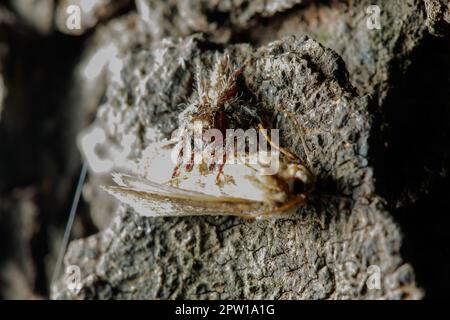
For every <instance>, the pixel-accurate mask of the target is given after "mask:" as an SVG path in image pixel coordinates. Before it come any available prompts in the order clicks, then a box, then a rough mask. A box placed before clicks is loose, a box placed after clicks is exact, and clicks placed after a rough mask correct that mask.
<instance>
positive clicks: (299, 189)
mask: <svg viewBox="0 0 450 320" xmlns="http://www.w3.org/2000/svg"><path fill="white" fill-rule="evenodd" d="M304 192H305V184H304V183H303V181H302V180H300V179H294V181H293V182H292V193H293V194H295V195H297V194H302V193H304Z"/></svg>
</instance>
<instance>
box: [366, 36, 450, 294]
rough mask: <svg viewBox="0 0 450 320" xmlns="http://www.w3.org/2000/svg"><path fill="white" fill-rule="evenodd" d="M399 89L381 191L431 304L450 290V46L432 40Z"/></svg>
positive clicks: (388, 116) (384, 131)
mask: <svg viewBox="0 0 450 320" xmlns="http://www.w3.org/2000/svg"><path fill="white" fill-rule="evenodd" d="M413 61H414V64H413V66H412V67H411V69H410V70H409V72H408V73H407V74H406V76H405V77H402V78H401V79H398V81H394V82H393V83H397V84H398V85H397V86H396V87H394V88H393V89H392V91H391V92H390V95H389V97H388V99H387V101H386V104H385V105H384V106H383V110H382V113H383V116H382V117H380V118H379V119H378V125H377V126H375V127H376V128H381V133H380V134H379V135H377V134H375V136H376V137H375V139H380V140H379V142H378V143H377V144H375V145H378V149H377V150H376V151H375V152H374V157H375V161H373V163H374V164H375V172H376V176H377V190H378V192H379V193H380V194H381V195H382V196H383V197H384V198H386V199H387V200H388V203H389V205H390V211H391V212H393V215H394V219H396V221H398V223H399V224H400V227H401V230H402V232H403V234H404V241H403V249H402V250H403V251H404V255H403V256H404V258H405V260H406V261H410V262H411V263H412V265H413V267H414V269H415V271H416V276H417V280H418V284H419V286H421V287H422V288H424V289H425V290H426V297H427V298H438V297H445V296H446V292H447V288H448V286H449V285H450V281H449V280H450V265H449V262H448V255H449V245H448V244H449V240H450V239H449V232H448V229H447V226H448V225H449V222H450V217H449V213H450V202H449V195H450V181H449V169H450V161H449V159H450V158H449V154H450V140H449V139H450V76H449V74H450V43H449V41H448V39H439V38H431V37H430V38H429V39H427V41H425V43H424V44H423V47H422V48H421V49H420V50H419V51H418V52H416V55H415V56H414V57H413Z"/></svg>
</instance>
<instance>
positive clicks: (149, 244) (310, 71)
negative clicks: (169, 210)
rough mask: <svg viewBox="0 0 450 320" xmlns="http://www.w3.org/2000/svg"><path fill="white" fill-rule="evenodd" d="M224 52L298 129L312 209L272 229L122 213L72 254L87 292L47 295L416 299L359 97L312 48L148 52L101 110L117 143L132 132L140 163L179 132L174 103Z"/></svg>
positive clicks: (286, 138)
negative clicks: (307, 157)
mask: <svg viewBox="0 0 450 320" xmlns="http://www.w3.org/2000/svg"><path fill="white" fill-rule="evenodd" d="M223 50H225V52H226V53H228V54H230V56H231V57H232V59H233V60H234V61H241V62H243V61H244V60H245V59H246V58H248V57H251V58H252V59H251V60H252V62H251V65H250V66H249V67H248V68H247V69H246V71H245V73H244V75H245V83H246V86H247V88H248V90H250V91H251V92H252V93H253V94H254V95H255V97H256V98H257V103H258V104H262V105H264V106H266V107H267V108H275V106H277V105H281V106H284V108H287V109H288V110H289V111H291V112H293V113H294V114H295V116H296V117H298V120H299V121H301V123H303V124H304V127H305V130H306V136H305V139H306V141H307V145H308V148H309V149H310V150H311V158H312V166H313V167H312V170H313V171H314V172H315V173H316V174H317V178H318V185H317V188H316V189H317V191H316V193H315V194H314V196H313V197H312V199H311V201H310V203H309V204H308V205H307V206H306V207H305V208H302V209H301V210H299V211H298V213H297V214H296V215H295V216H292V217H290V218H286V219H278V220H277V219H274V220H266V221H243V220H240V219H237V218H231V217H228V218H218V217H201V218H193V217H188V218H176V219H173V218H165V219H162V218H157V219H149V218H142V217H139V216H137V215H136V214H134V213H133V212H131V210H126V209H125V208H123V207H122V208H120V209H119V211H118V214H119V215H118V217H117V218H115V219H114V221H113V223H112V225H111V226H110V227H109V228H108V229H106V230H105V231H103V232H102V233H100V234H98V235H94V236H92V237H89V238H87V239H82V240H78V241H75V242H73V243H72V244H71V247H70V250H69V252H68V254H67V256H66V264H68V265H69V264H75V265H78V266H80V268H81V271H82V272H81V273H82V275H83V277H82V286H83V288H82V290H81V291H80V292H79V293H78V294H75V295H74V294H72V293H71V292H70V291H69V290H67V289H65V286H64V282H61V283H60V284H59V287H57V288H55V292H54V296H53V297H54V298H137V299H148V298H194V299H200V298H224V299H236V298H274V299H299V298H301V299H325V298H335V299H342V298H381V297H384V298H419V297H421V291H420V290H419V289H418V288H417V287H416V285H415V282H414V274H413V271H412V268H411V267H410V266H409V265H408V264H405V263H404V262H403V261H402V259H401V257H400V256H399V250H400V245H401V240H400V234H399V230H398V228H397V227H396V225H395V223H394V222H393V221H392V219H391V218H390V217H389V215H388V214H387V213H386V212H385V211H384V209H383V201H382V200H381V199H379V198H378V197H377V196H376V195H375V194H374V183H373V179H372V169H371V168H370V166H369V162H368V159H367V155H368V139H369V133H370V128H371V127H370V123H371V121H370V116H369V113H368V111H367V105H368V103H367V100H365V99H361V98H360V97H358V96H357V95H356V94H355V90H354V89H353V88H352V86H351V85H350V83H349V82H348V74H347V71H346V69H345V66H344V63H343V61H342V59H341V58H340V57H339V56H338V55H337V54H336V53H334V52H333V51H331V50H329V49H325V48H324V47H322V46H321V45H320V44H318V43H317V42H315V41H313V40H312V39H309V38H307V37H303V38H295V37H290V38H289V37H288V38H284V39H282V40H279V41H276V42H273V43H271V44H269V45H267V46H264V47H261V48H260V49H258V50H252V49H251V48H250V47H249V46H248V45H233V46H228V47H226V49H222V48H217V46H216V45H213V44H210V43H208V42H206V41H204V40H202V39H201V38H199V37H196V36H194V37H188V38H185V39H180V40H177V39H174V40H170V39H166V40H165V41H164V42H163V43H162V44H161V45H160V47H158V48H152V49H149V50H146V49H142V48H141V49H140V50H139V51H137V52H134V53H132V54H130V55H129V56H128V57H127V58H126V59H125V67H124V70H123V71H122V78H121V81H118V82H114V83H113V84H112V85H111V87H110V88H109V89H111V91H110V92H109V93H108V97H109V99H108V102H107V103H106V104H105V105H103V106H102V107H101V109H100V111H99V114H101V115H102V116H103V117H99V118H98V122H100V125H101V126H103V127H104V128H105V129H106V132H107V134H108V136H109V137H110V138H111V140H110V141H111V142H109V143H111V144H114V143H117V144H119V145H120V144H122V145H123V146H124V145H125V144H126V143H128V142H127V140H126V138H125V137H126V136H127V135H128V134H129V133H130V132H134V133H136V141H135V143H134V144H133V148H131V150H133V152H131V153H130V157H131V158H132V157H134V156H138V155H139V148H143V147H145V145H146V141H145V138H143V137H145V136H146V135H145V129H146V128H147V129H148V128H154V127H156V128H158V129H160V130H161V131H162V130H167V129H168V128H171V126H172V125H173V127H172V128H173V129H175V128H176V125H175V124H176V121H175V120H174V119H176V117H177V115H178V113H179V109H178V108H175V110H174V106H179V105H180V104H181V103H182V102H183V101H187V99H188V98H189V95H190V94H193V93H192V88H191V87H192V79H193V77H194V75H195V74H194V72H195V70H198V65H199V64H200V65H202V64H203V65H204V67H203V68H207V66H208V62H209V61H211V60H212V59H213V57H214V56H215V55H216V54H217V52H219V54H224V53H222V51H223ZM152 61H154V62H153V63H151V62H152ZM158 61H161V62H163V63H158ZM135 70H139V71H140V72H138V73H136V72H135ZM137 84H140V87H141V88H142V87H143V88H145V89H144V90H143V91H142V92H140V91H139V90H135V88H136V85H137ZM149 90H154V92H155V93H153V92H149ZM156 92H157V93H158V94H156ZM114 121H116V122H114ZM278 125H279V128H280V129H281V130H282V133H283V132H284V134H283V140H282V142H283V143H284V145H286V146H287V147H289V149H291V150H292V151H295V152H297V153H298V154H301V150H302V148H301V144H300V142H299V139H298V131H296V130H297V129H296V126H295V122H291V121H289V120H288V119H285V120H282V121H279V124H278ZM139 132H144V134H141V135H138V133H139ZM166 133H168V132H166ZM113 138H114V140H113ZM112 141H114V142H112ZM111 147H114V146H110V147H109V148H111ZM370 266H376V267H377V268H380V271H381V282H382V283H381V288H380V290H369V289H368V287H367V285H366V281H367V280H368V278H369V277H370V275H371V271H370V270H369V268H370Z"/></svg>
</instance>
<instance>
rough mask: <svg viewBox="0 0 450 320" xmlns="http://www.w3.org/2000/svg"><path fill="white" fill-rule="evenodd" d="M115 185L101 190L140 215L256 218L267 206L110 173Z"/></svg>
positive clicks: (251, 201) (242, 199) (247, 200)
mask: <svg viewBox="0 0 450 320" xmlns="http://www.w3.org/2000/svg"><path fill="white" fill-rule="evenodd" d="M113 180H114V181H115V182H116V183H117V184H118V186H111V187H104V189H105V190H106V191H107V192H108V193H110V194H111V195H113V196H114V197H115V198H117V199H118V200H120V201H121V202H123V203H125V204H128V205H130V206H131V207H132V208H133V209H134V210H135V211H136V212H137V213H139V214H141V215H143V216H190V215H234V216H241V217H251V216H257V215H258V214H259V213H261V212H266V211H267V210H268V209H269V208H268V206H267V204H264V203H262V202H257V201H253V200H249V199H245V198H237V197H228V196H215V195H208V194H205V193H202V192H197V191H191V190H185V189H180V188H176V187H172V186H168V185H163V184H160V183H156V182H153V181H150V180H146V179H142V178H138V177H134V176H130V175H125V174H114V175H113Z"/></svg>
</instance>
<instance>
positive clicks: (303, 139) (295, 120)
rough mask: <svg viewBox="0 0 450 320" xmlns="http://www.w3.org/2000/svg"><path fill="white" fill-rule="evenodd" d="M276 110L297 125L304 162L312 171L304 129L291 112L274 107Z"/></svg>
mask: <svg viewBox="0 0 450 320" xmlns="http://www.w3.org/2000/svg"><path fill="white" fill-rule="evenodd" d="M276 109H277V111H279V112H282V113H284V114H285V115H287V116H288V117H290V118H291V119H292V121H294V122H295V124H296V125H297V128H298V130H300V140H301V142H302V146H303V150H304V151H305V155H306V161H307V162H308V165H309V168H310V169H312V162H311V157H310V153H309V149H308V146H307V145H306V141H305V135H306V131H305V128H304V127H303V126H302V124H301V123H300V121H299V120H298V119H297V117H296V116H295V115H294V114H292V112H290V111H289V110H286V109H285V108H283V107H280V106H278V107H276Z"/></svg>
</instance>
